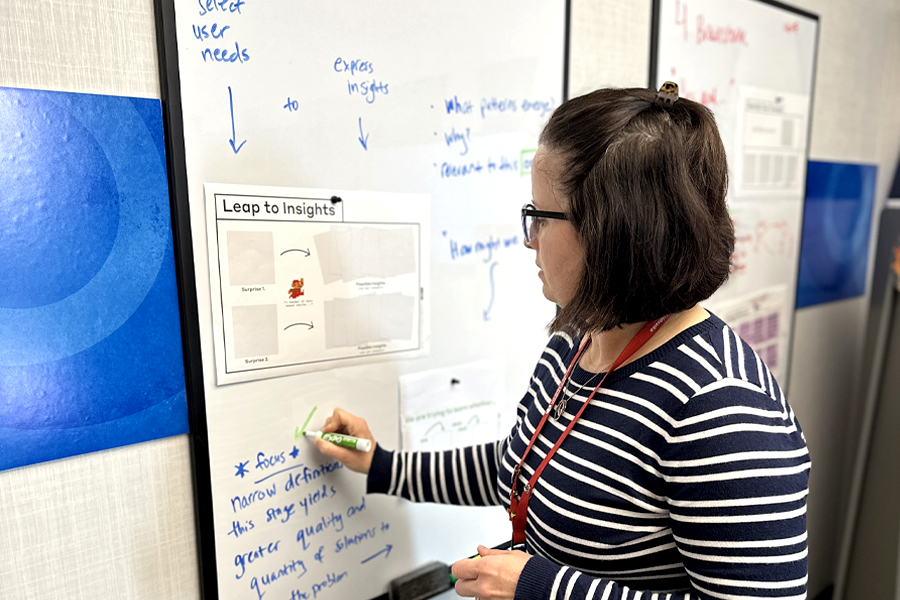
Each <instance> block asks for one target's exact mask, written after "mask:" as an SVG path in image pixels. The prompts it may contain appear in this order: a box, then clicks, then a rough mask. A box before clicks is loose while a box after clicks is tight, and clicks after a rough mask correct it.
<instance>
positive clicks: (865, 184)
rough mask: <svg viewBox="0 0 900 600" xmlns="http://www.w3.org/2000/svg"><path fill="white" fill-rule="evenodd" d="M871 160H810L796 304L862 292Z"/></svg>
mask: <svg viewBox="0 0 900 600" xmlns="http://www.w3.org/2000/svg"><path fill="white" fill-rule="evenodd" d="M876 174H877V167H875V166H874V165H859V164H844V163H831V162H821V161H809V167H808V168H807V170H806V202H805V203H804V207H803V233H802V236H801V241H800V269H799V275H798V280H797V308H803V307H805V306H812V305H814V304H821V303H823V302H833V301H835V300H843V299H845V298H852V297H854V296H862V295H863V294H865V292H866V269H867V266H868V255H869V231H870V229H871V223H872V204H873V202H874V198H875V177H876Z"/></svg>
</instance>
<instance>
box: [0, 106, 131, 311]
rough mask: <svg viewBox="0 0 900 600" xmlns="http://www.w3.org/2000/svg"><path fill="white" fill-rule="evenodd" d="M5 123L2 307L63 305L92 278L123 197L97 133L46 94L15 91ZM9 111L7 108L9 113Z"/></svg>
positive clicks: (1, 125) (0, 159)
mask: <svg viewBox="0 0 900 600" xmlns="http://www.w3.org/2000/svg"><path fill="white" fill-rule="evenodd" d="M0 102H2V103H3V104H6V103H10V102H11V103H12V104H13V106H14V108H15V113H16V116H17V117H19V118H16V119H13V118H3V119H0V139H2V140H5V141H4V142H3V143H2V145H0V152H2V156H0V166H2V168H0V223H5V224H6V227H5V228H4V232H3V233H4V240H3V242H2V247H3V251H4V252H5V253H7V254H6V255H7V256H9V257H13V260H3V261H0V281H2V282H3V285H2V286H0V307H3V308H18V309H21V308H32V307H36V306H45V305H47V304H52V303H54V302H58V301H60V300H62V299H64V298H66V297H68V296H70V295H71V294H73V293H75V292H77V291H78V290H79V289H81V288H82V287H84V285H85V284H86V283H87V282H88V281H90V280H91V279H93V278H94V276H95V275H96V274H97V272H98V271H99V270H100V268H101V267H102V266H103V264H104V263H105V262H106V260H107V258H108V256H109V252H110V250H111V249H112V247H113V242H114V241H115V239H116V233H117V231H118V227H119V193H118V190H117V189H116V180H115V176H114V175H113V172H112V167H111V166H110V164H109V160H108V159H107V158H106V155H105V153H104V152H103V149H102V148H101V147H100V145H99V144H98V143H97V140H96V139H95V138H94V136H93V135H91V133H90V132H89V131H88V130H87V129H86V128H85V127H84V126H83V125H82V124H81V123H79V122H78V120H77V119H74V118H72V116H71V115H70V114H69V112H68V111H67V110H65V109H64V108H63V107H61V106H59V105H58V104H56V103H54V102H52V101H50V100H49V99H48V97H47V96H46V95H37V94H28V95H25V94H17V95H16V96H15V97H14V98H9V97H6V98H4V99H2V100H0ZM4 112H7V111H4Z"/></svg>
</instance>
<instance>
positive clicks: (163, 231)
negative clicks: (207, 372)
mask: <svg viewBox="0 0 900 600" xmlns="http://www.w3.org/2000/svg"><path fill="white" fill-rule="evenodd" d="M187 431H188V422H187V401H186V397H185V379H184V362H183V358H182V346H181V330H180V317H179V310H178V293H177V284H176V278H175V261H174V253H173V247H172V230H171V221H170V216H169V193H168V184H167V178H166V161H165V149H164V145H163V125H162V112H161V105H160V102H159V101H158V100H147V99H138V98H124V97H116V96H99V95H92V94H75V93H65V92H50V91H41V90H24V89H11V88H0V469H10V468H13V467H19V466H22V465H27V464H32V463H36V462H41V461H47V460H53V459H57V458H62V457H66V456H72V455H76V454H82V453H85V452H93V451H96V450H103V449H107V448H113V447H117V446H123V445H126V444H133V443H137V442H142V441H147V440H152V439H157V438H161V437H166V436H171V435H177V434H181V433H187Z"/></svg>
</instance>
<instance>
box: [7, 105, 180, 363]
mask: <svg viewBox="0 0 900 600" xmlns="http://www.w3.org/2000/svg"><path fill="white" fill-rule="evenodd" d="M0 102H2V104H0V114H2V115H3V120H6V121H12V122H13V123H17V122H18V123H33V124H35V125H38V126H39V127H30V128H27V130H28V131H29V132H30V131H32V130H33V129H40V128H44V129H46V130H47V131H48V132H49V133H47V134H46V135H48V136H50V137H51V138H52V137H56V138H57V140H61V141H62V144H61V145H70V143H71V142H73V141H75V140H73V139H72V138H71V137H69V138H67V137H66V136H79V137H78V141H83V140H84V139H85V138H86V137H90V138H93V140H94V142H93V143H92V144H87V145H86V146H85V150H84V152H76V153H73V154H71V155H68V156H67V158H68V160H69V163H68V164H65V165H60V166H58V167H57V168H58V169H60V170H62V171H64V172H65V173H66V175H65V176H64V177H63V182H67V183H68V184H69V185H71V186H75V188H76V192H77V193H81V192H83V190H84V188H85V187H87V188H88V189H89V190H90V195H89V196H83V197H80V198H79V196H78V195H77V194H76V196H75V198H74V199H72V198H69V199H67V200H64V201H62V202H63V204H56V205H50V206H47V205H43V206H40V205H38V206H37V207H36V208H35V209H34V210H40V209H46V210H48V211H50V210H51V209H52V211H53V213H54V214H53V216H52V217H51V218H52V219H55V223H56V226H54V227H51V228H50V230H49V231H48V232H47V234H49V235H50V236H51V237H53V236H54V235H59V236H61V240H62V241H68V242H69V244H70V245H71V246H75V247H74V248H71V247H70V248H67V249H64V250H56V251H53V252H52V253H51V256H49V257H47V258H46V259H45V258H36V257H34V256H31V257H28V258H27V261H31V262H32V263H33V264H35V265H41V267H42V268H43V269H44V272H48V266H47V262H49V261H53V260H54V259H55V260H60V257H61V256H62V257H66V258H71V257H72V256H78V257H79V258H77V259H71V263H69V264H68V265H61V266H60V265H56V266H54V267H53V268H55V269H62V271H63V272H64V271H66V270H68V271H70V273H71V275H70V277H69V282H68V283H66V284H64V285H60V287H59V288H58V289H57V290H55V291H53V292H52V293H49V292H48V293H46V294H45V293H44V292H42V291H41V288H42V285H44V284H45V285H46V286H48V287H49V286H53V285H54V282H52V281H48V282H38V283H37V284H33V285H32V287H31V288H29V289H25V290H23V289H19V290H18V292H17V290H16V289H12V290H10V292H9V293H8V294H7V295H6V296H5V297H4V302H2V303H0V365H2V366H24V365H36V364H41V363H46V362H50V361H53V360H59V359H61V358H65V357H68V356H72V355H74V354H77V353H78V352H82V351H84V350H86V349H88V348H91V347H92V346H93V345H95V344H97V343H98V342H100V341H101V340H103V339H105V338H106V337H107V336H109V335H110V334H111V333H112V332H114V331H115V330H116V329H118V328H119V327H121V326H122V325H123V324H124V323H125V322H126V321H127V320H128V318H129V317H130V316H131V315H132V314H133V313H134V312H135V310H136V309H137V308H138V306H140V304H141V302H143V300H144V298H145V296H146V295H147V293H148V292H149V291H150V288H151V287H152V285H153V283H154V281H155V280H156V277H157V274H158V272H159V269H160V266H161V264H162V261H163V256H164V254H165V251H166V248H167V246H168V245H169V244H170V241H169V240H170V239H171V238H170V235H169V228H170V223H169V207H168V188H167V179H166V173H165V168H164V165H163V162H162V161H161V160H160V153H159V148H158V147H157V145H156V143H155V142H154V140H153V139H152V137H151V136H150V135H149V132H148V130H147V126H146V125H145V123H144V121H143V120H142V118H141V116H140V115H139V114H138V113H137V111H136V110H135V108H134V106H133V105H132V103H131V102H130V101H129V100H128V99H125V98H119V97H114V96H92V95H86V94H63V95H51V94H48V93H43V92H40V91H36V90H4V93H3V94H2V95H0ZM60 113H63V114H64V116H60ZM54 125H58V126H59V127H54ZM63 125H66V126H63ZM14 142H15V140H13V141H12V143H14ZM9 143H11V142H10V140H6V141H5V142H4V145H6V144H9ZM93 148H96V149H97V151H96V152H94V156H93V157H90V156H88V155H89V154H91V151H92V149H93ZM15 150H16V148H15V146H12V147H3V148H2V149H0V157H2V158H3V162H7V161H8V162H10V163H11V164H10V165H9V166H12V167H16V168H11V169H10V170H11V171H13V172H14V173H15V174H14V175H13V176H12V177H13V180H12V182H11V184H12V186H13V187H16V188H18V189H19V190H20V191H22V190H24V191H27V190H29V189H33V188H35V187H39V188H43V189H44V190H46V191H44V192H43V193H45V194H48V195H52V194H54V193H58V194H60V195H67V194H68V188H67V187H62V186H61V185H60V184H61V183H63V182H59V181H54V180H50V179H48V178H47V173H46V172H44V171H40V170H35V169H30V170H29V169H24V170H23V169H18V166H19V165H16V164H15V162H16V161H17V160H18V159H17V158H16V157H15V156H16V152H15ZM98 153H102V155H103V157H102V158H101V157H100V156H98V155H97V154H98ZM82 158H84V160H85V161H87V162H86V163H85V164H81V163H80V161H81V160H82ZM104 159H105V161H106V165H103V162H104ZM85 165H94V166H97V165H99V166H100V168H99V171H100V172H99V173H97V174H94V173H91V174H90V176H89V177H88V180H87V181H80V182H74V181H75V180H77V179H78V178H79V174H82V175H83V174H85V173H87V172H88V171H87V169H86V166H85ZM6 166H7V165H0V167H6ZM107 169H108V174H110V175H111V176H112V180H113V181H114V182H115V189H114V191H113V189H112V188H111V186H110V185H109V177H108V176H104V175H103V171H104V170H107ZM95 175H96V176H95ZM95 183H96V184H97V185H96V187H92V186H94V184H95ZM13 193H14V194H15V192H13ZM13 197H15V196H13ZM84 202H88V203H95V202H96V204H94V205H93V207H92V208H90V209H86V210H84V211H82V212H81V214H80V215H79V216H77V217H73V216H72V215H70V214H68V213H67V212H66V211H62V212H60V211H59V210H58V209H61V208H62V209H65V208H70V207H72V206H77V205H79V204H81V203H84ZM116 207H117V208H118V210H115V208H116ZM11 210H16V208H15V207H13V208H12V209H11ZM114 216H115V217H116V221H117V222H116V225H117V226H116V227H115V228H114V227H113V217H114ZM69 218H73V219H74V221H75V223H76V228H77V229H80V230H81V231H83V230H84V223H85V222H88V223H89V224H94V225H95V226H96V231H92V233H91V234H90V236H89V240H90V241H92V242H99V244H98V247H96V248H93V249H92V250H88V245H87V244H86V243H85V242H84V241H83V240H79V241H76V239H77V238H75V237H74V234H72V237H67V236H68V235H69V234H62V233H60V230H61V229H62V228H63V227H65V226H66V222H67V221H68V219H69ZM45 221H46V220H42V219H32V225H31V233H32V234H34V233H35V231H34V228H36V227H39V226H40V225H41V224H42V223H43V222H45ZM10 228H11V230H12V229H15V228H16V227H15V226H14V225H10ZM26 229H28V228H26ZM19 244H20V246H21V242H19ZM0 247H2V251H3V252H4V253H5V254H6V256H7V260H10V258H9V257H10V256H11V255H10V254H9V253H10V252H12V251H14V250H15V246H13V247H12V248H9V247H7V246H6V242H4V241H0ZM43 248H45V246H35V247H34V251H31V250H30V251H29V252H32V253H34V252H36V251H37V250H38V249H43ZM105 248H108V251H106V250H105ZM91 252H93V254H91ZM82 253H84V254H82ZM13 260H15V261H18V260H24V259H21V258H15V259H13ZM76 268H81V269H83V270H84V271H83V272H81V273H78V274H77V275H76V274H75V269H76ZM37 275H38V273H35V276H37ZM14 295H16V296H17V297H16V298H15V299H14V298H13V296H14ZM48 298H58V299H57V300H55V301H52V302H49V303H43V302H45V301H46V300H47V299H48Z"/></svg>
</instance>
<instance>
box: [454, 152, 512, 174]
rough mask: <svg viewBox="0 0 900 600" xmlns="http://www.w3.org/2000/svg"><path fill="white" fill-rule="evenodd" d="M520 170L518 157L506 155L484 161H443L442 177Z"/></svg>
mask: <svg viewBox="0 0 900 600" xmlns="http://www.w3.org/2000/svg"><path fill="white" fill-rule="evenodd" d="M518 172H519V161H518V160H517V159H513V160H510V159H508V158H506V157H505V156H501V157H500V159H499V160H494V159H493V158H488V159H487V160H486V161H485V162H484V163H482V162H481V160H470V161H469V162H467V163H466V162H464V163H451V162H443V163H441V179H447V178H456V177H466V176H468V175H479V174H486V175H491V174H494V173H518Z"/></svg>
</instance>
